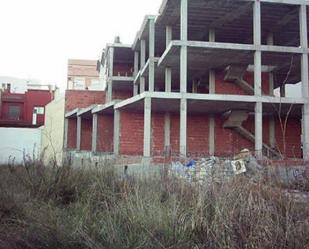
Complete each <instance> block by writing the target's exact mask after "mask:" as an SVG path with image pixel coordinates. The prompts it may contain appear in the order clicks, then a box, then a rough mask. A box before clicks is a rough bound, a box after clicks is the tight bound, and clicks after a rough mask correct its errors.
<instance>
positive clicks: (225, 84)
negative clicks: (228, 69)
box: [216, 71, 269, 95]
mask: <svg viewBox="0 0 309 249" xmlns="http://www.w3.org/2000/svg"><path fill="white" fill-rule="evenodd" d="M243 78H244V80H245V81H247V83H249V84H250V85H251V86H252V87H253V86H254V74H253V73H251V72H246V73H245V75H244V77H243ZM262 92H263V93H264V94H265V95H269V75H268V74H267V73H263V74H262ZM216 93H217V94H232V95H247V93H245V91H244V90H243V89H241V88H240V87H239V86H238V85H237V84H236V83H234V82H230V81H225V80H224V72H223V71H219V72H216Z"/></svg>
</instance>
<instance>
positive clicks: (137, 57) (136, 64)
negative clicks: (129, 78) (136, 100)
mask: <svg viewBox="0 0 309 249" xmlns="http://www.w3.org/2000/svg"><path fill="white" fill-rule="evenodd" d="M138 59H139V53H138V52H137V51H135V52H134V77H136V76H137V74H138V64H139V61H138ZM137 94H138V85H137V84H134V85H133V96H136V95H137Z"/></svg>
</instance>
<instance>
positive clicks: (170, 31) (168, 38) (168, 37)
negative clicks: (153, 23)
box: [165, 26, 173, 47]
mask: <svg viewBox="0 0 309 249" xmlns="http://www.w3.org/2000/svg"><path fill="white" fill-rule="evenodd" d="M165 34H166V40H165V45H166V47H167V46H168V45H169V44H170V42H171V41H172V39H173V29H172V27H171V26H166V30H165Z"/></svg>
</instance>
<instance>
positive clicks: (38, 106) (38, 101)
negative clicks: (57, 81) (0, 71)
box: [0, 83, 54, 128]
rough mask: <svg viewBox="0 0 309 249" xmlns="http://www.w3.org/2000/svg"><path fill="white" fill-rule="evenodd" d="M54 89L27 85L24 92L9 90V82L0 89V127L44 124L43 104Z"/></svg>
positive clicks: (52, 94) (45, 103)
mask: <svg viewBox="0 0 309 249" xmlns="http://www.w3.org/2000/svg"><path fill="white" fill-rule="evenodd" d="M53 98H54V90H53V89H52V88H51V87H50V86H49V87H48V88H47V89H46V90H42V89H36V88H33V87H29V86H28V89H27V90H26V91H25V92H24V93H15V92H12V91H11V86H10V84H9V83H8V84H6V85H4V86H3V87H2V88H1V89H0V127H29V128H31V127H40V126H42V125H44V118H45V106H46V105H47V104H48V103H49V102H51V101H52V100H53Z"/></svg>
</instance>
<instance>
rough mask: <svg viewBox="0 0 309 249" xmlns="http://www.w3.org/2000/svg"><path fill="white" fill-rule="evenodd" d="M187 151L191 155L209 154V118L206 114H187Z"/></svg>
mask: <svg viewBox="0 0 309 249" xmlns="http://www.w3.org/2000/svg"><path fill="white" fill-rule="evenodd" d="M187 136H188V138H187V146H188V153H189V154H192V156H194V155H196V156H198V157H200V156H204V155H205V156H207V155H208V154H209V143H208V141H209V119H208V116H207V115H190V116H188V134H187Z"/></svg>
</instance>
